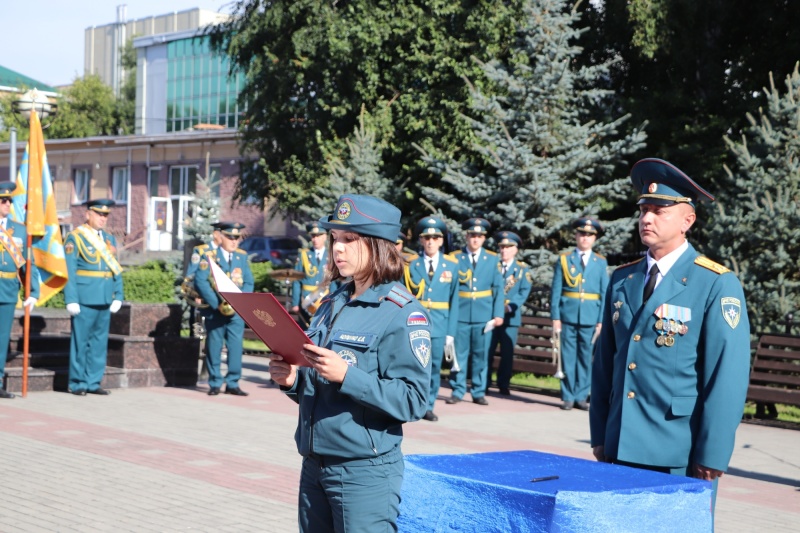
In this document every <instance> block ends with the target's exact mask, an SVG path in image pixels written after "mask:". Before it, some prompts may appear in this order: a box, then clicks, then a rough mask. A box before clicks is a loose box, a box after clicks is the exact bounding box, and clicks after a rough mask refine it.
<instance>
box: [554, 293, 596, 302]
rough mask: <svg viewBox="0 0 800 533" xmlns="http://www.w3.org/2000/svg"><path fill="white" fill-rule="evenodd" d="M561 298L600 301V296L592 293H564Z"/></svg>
mask: <svg viewBox="0 0 800 533" xmlns="http://www.w3.org/2000/svg"><path fill="white" fill-rule="evenodd" d="M561 296H563V297H565V298H577V299H579V300H599V299H600V295H599V294H594V293H591V292H567V291H564V292H562V293H561Z"/></svg>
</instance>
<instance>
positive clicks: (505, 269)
mask: <svg viewBox="0 0 800 533" xmlns="http://www.w3.org/2000/svg"><path fill="white" fill-rule="evenodd" d="M506 272H508V265H507V264H505V263H503V277H506Z"/></svg>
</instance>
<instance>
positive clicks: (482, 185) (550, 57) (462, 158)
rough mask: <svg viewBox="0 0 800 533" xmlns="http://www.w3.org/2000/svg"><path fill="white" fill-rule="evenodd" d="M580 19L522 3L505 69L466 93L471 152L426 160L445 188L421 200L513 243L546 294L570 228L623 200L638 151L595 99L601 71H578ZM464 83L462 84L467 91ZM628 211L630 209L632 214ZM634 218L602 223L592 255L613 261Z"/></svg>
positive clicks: (632, 137)
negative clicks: (607, 255)
mask: <svg viewBox="0 0 800 533" xmlns="http://www.w3.org/2000/svg"><path fill="white" fill-rule="evenodd" d="M579 19H580V15H578V14H577V13H576V12H575V11H573V10H570V9H569V6H568V4H567V3H566V2H565V1H563V0H529V1H527V2H526V5H525V7H524V17H523V19H522V20H521V24H520V27H519V29H518V34H517V40H516V44H515V45H514V48H513V50H512V53H511V59H510V60H509V61H508V62H503V63H501V62H499V61H490V62H488V63H486V64H484V65H483V73H484V74H485V77H486V80H487V81H488V83H485V84H483V85H484V86H485V88H484V87H479V86H477V85H472V84H470V89H471V96H472V99H471V105H470V109H471V111H470V115H471V117H466V119H467V120H468V121H469V123H470V125H471V127H472V131H473V144H472V146H470V147H467V150H466V151H465V153H461V154H448V155H447V156H445V157H442V156H441V155H439V154H432V153H424V154H423V158H424V160H425V161H426V162H427V163H428V164H429V167H430V168H431V170H432V171H433V172H436V173H440V174H441V175H442V181H443V183H444V184H445V187H444V188H442V189H434V188H431V187H422V190H423V193H424V194H423V196H424V197H425V198H427V200H428V201H430V202H431V203H432V204H434V205H435V206H437V207H439V208H441V209H442V211H443V212H444V213H446V214H447V215H448V216H449V217H450V218H452V219H453V221H452V227H451V230H456V231H457V233H456V234H459V235H460V233H461V232H460V231H459V228H458V226H457V223H458V222H460V221H462V220H464V219H466V218H468V217H470V216H483V217H485V218H486V219H488V220H489V221H490V222H491V223H492V227H493V230H500V229H505V230H511V231H514V232H516V233H518V234H519V235H520V237H521V238H522V241H523V247H522V248H521V249H520V252H521V255H522V257H523V258H524V259H525V260H526V261H527V262H529V263H530V264H531V266H532V268H533V272H534V276H535V281H536V282H537V283H539V284H549V283H550V281H551V279H552V265H553V263H554V261H555V259H556V255H555V254H557V253H558V252H560V251H562V250H565V249H567V248H568V247H570V246H573V245H574V238H573V230H572V227H571V223H572V222H573V221H574V220H575V218H577V217H579V216H581V215H585V214H591V215H595V216H600V218H601V219H602V214H603V212H604V210H608V209H610V208H612V207H614V204H615V202H616V201H618V200H621V199H623V198H625V197H626V196H627V195H628V194H629V193H630V187H629V184H628V181H627V179H626V178H625V177H624V176H627V171H628V169H629V168H630V163H631V162H630V161H625V159H624V157H625V156H626V155H628V154H631V153H633V152H634V151H635V150H637V149H640V148H641V147H642V146H643V142H644V139H645V134H644V132H643V131H642V128H641V127H639V128H632V130H631V131H630V132H628V133H625V132H623V131H621V130H622V127H623V124H624V123H625V122H626V121H627V120H628V118H629V117H628V116H627V115H625V116H619V117H617V118H614V117H613V115H614V112H615V110H614V109H613V107H612V104H613V101H612V100H613V99H612V96H613V95H612V94H611V93H610V91H608V90H605V89H603V88H602V87H603V83H604V81H605V79H606V77H607V75H608V70H609V63H603V64H599V65H594V66H585V67H579V66H576V60H575V59H576V57H577V56H578V54H579V53H580V51H581V49H580V47H578V46H577V45H576V44H575V42H576V41H577V39H578V37H579V36H580V34H581V33H582V31H583V30H580V29H577V24H578V22H579ZM468 83H469V82H468ZM632 211H633V209H631V212H632ZM633 221H634V219H633V217H626V218H623V219H618V220H611V221H607V220H604V221H603V222H604V224H605V226H606V227H607V233H606V237H604V238H603V239H602V240H600V241H599V242H598V248H599V249H600V250H601V251H602V250H603V249H605V250H609V251H616V250H618V249H620V248H621V245H622V243H623V242H624V241H625V240H627V239H629V235H630V230H631V229H632V227H633Z"/></svg>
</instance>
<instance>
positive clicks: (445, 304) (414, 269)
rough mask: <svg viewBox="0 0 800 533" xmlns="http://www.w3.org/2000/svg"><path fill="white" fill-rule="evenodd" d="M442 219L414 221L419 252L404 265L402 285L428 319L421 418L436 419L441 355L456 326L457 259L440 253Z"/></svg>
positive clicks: (444, 229) (452, 348)
mask: <svg viewBox="0 0 800 533" xmlns="http://www.w3.org/2000/svg"><path fill="white" fill-rule="evenodd" d="M446 232H447V226H446V225H445V223H444V222H443V221H442V220H441V219H439V218H436V217H425V218H423V219H422V220H420V221H419V222H418V223H417V227H416V233H417V235H419V240H420V244H421V245H422V250H423V253H422V255H421V256H417V255H415V256H413V258H411V259H410V261H409V262H408V263H407V265H406V269H405V285H406V288H407V289H408V290H409V292H411V293H412V294H414V295H415V296H416V297H417V300H419V302H420V303H421V304H422V307H424V308H425V309H427V310H428V316H429V317H430V319H431V350H432V352H431V388H430V394H429V395H428V410H427V411H426V412H425V416H423V417H422V418H423V419H424V420H428V421H430V422H436V421H437V420H439V417H438V416H437V415H436V414H434V412H433V407H434V404H435V403H436V397H437V395H438V394H439V386H440V384H441V381H442V378H441V371H442V358H443V357H444V354H445V350H448V351H450V355H451V357H453V356H455V336H456V333H457V327H458V260H456V259H455V258H454V257H452V256H447V255H444V254H443V253H442V245H443V244H444V235H445V233H446Z"/></svg>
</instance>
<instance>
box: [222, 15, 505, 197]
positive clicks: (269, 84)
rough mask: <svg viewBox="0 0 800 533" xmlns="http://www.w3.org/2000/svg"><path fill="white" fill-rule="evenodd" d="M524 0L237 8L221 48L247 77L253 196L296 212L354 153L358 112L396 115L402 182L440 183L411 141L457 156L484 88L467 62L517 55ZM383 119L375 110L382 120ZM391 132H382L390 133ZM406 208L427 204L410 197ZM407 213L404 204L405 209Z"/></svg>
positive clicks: (392, 141) (246, 185) (392, 162)
mask: <svg viewBox="0 0 800 533" xmlns="http://www.w3.org/2000/svg"><path fill="white" fill-rule="evenodd" d="M519 4H520V0H511V1H508V2H495V1H493V0H464V1H462V2H451V1H449V0H425V1H421V0H416V1H413V0H378V1H375V0H350V1H340V2H329V1H326V0H291V1H288V0H283V1H267V0H239V1H236V2H234V3H233V5H232V9H231V12H232V15H233V16H232V18H231V19H230V21H228V22H226V23H223V24H222V25H220V26H217V27H215V28H214V29H212V30H211V35H212V43H213V44H214V45H215V46H217V47H218V48H219V49H221V50H223V51H224V52H226V53H227V54H228V55H229V57H230V58H231V61H232V65H233V68H235V69H241V70H242V71H244V72H246V74H247V81H246V84H245V87H244V89H243V91H242V93H241V96H240V98H241V102H242V104H243V107H244V108H245V109H246V110H247V111H246V112H245V114H246V117H245V119H244V120H243V121H242V124H243V126H242V128H241V133H242V146H241V147H242V151H243V153H256V154H258V156H259V157H260V165H259V166H258V167H257V168H256V170H255V171H254V172H251V173H249V174H245V175H244V176H243V177H242V182H241V191H240V192H239V194H240V195H241V196H243V197H248V196H252V197H256V198H276V199H277V203H278V207H279V209H281V210H283V211H296V210H297V209H298V208H299V207H300V206H302V205H304V204H307V203H309V202H312V201H313V198H312V195H313V194H314V191H315V190H316V186H317V185H318V184H320V183H324V182H325V180H326V179H327V177H328V175H329V173H330V169H329V168H327V167H326V163H327V162H326V160H325V154H330V153H337V152H344V151H345V149H346V148H345V142H344V139H345V138H346V137H347V136H348V135H349V134H350V133H351V132H352V131H354V129H356V128H357V126H358V117H359V110H360V109H361V106H362V105H363V106H365V107H366V108H367V109H370V110H377V109H380V108H383V107H390V108H391V127H390V128H389V129H388V131H387V132H385V135H386V136H385V137H383V141H384V142H385V148H384V149H383V154H382V161H383V172H384V173H385V175H386V176H387V177H389V178H390V179H392V180H393V181H394V183H395V185H396V186H398V187H399V185H397V184H402V183H403V182H409V183H421V182H425V181H429V180H431V179H432V178H433V179H435V178H436V176H433V177H432V176H431V175H430V173H429V172H428V171H427V170H426V169H425V168H424V166H423V165H422V164H421V162H420V161H419V153H418V152H417V151H416V150H415V149H414V148H413V143H416V144H419V145H421V146H423V147H425V148H426V149H427V148H432V147H433V146H434V141H435V142H436V143H437V144H438V145H439V146H442V147H446V148H447V149H448V150H450V151H456V150H457V149H458V147H459V146H460V145H461V144H463V142H464V141H465V139H466V138H467V137H468V135H469V129H468V127H467V126H466V124H465V123H463V121H459V120H456V118H457V115H458V113H459V111H463V110H464V109H465V103H466V100H467V97H468V91H467V88H466V87H465V85H464V83H463V81H462V79H461V76H463V75H466V76H469V77H470V78H472V79H474V80H476V83H480V80H479V78H480V68H479V66H478V65H477V64H475V63H474V62H472V61H471V60H470V59H469V58H470V56H471V55H476V56H478V57H481V58H492V57H502V56H503V55H505V54H506V53H507V49H508V44H509V39H510V36H512V35H513V32H512V27H513V24H514V20H515V18H516V14H517V13H518V12H519ZM376 115H377V113H376ZM381 133H382V134H383V133H384V132H381ZM406 202H407V205H406V206H405V207H412V208H416V207H417V203H416V202H412V201H411V200H408V199H407V200H406ZM401 207H402V206H401Z"/></svg>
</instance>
